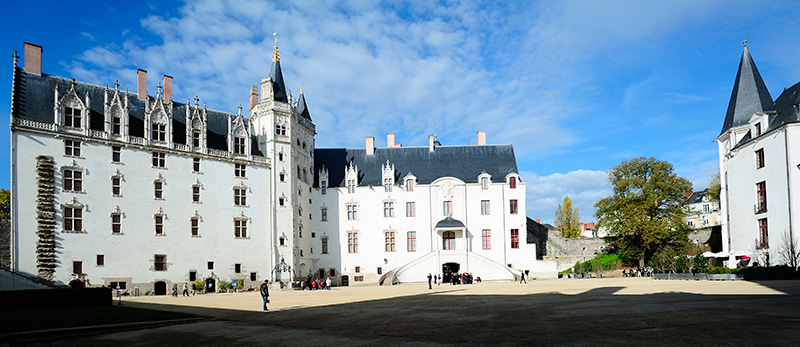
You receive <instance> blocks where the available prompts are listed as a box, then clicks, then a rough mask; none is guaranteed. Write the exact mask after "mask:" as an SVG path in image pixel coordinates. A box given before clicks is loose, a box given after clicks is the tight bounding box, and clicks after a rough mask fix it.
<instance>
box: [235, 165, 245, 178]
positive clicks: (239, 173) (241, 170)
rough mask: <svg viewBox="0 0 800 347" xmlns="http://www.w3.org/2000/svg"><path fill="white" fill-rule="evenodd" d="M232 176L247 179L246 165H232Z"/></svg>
mask: <svg viewBox="0 0 800 347" xmlns="http://www.w3.org/2000/svg"><path fill="white" fill-rule="evenodd" d="M233 175H234V176H236V177H238V178H245V177H247V165H245V164H238V163H237V164H233Z"/></svg>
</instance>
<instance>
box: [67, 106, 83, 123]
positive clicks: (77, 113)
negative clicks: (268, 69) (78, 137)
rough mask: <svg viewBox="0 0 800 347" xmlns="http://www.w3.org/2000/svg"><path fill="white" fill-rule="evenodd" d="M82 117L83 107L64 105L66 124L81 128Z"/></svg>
mask: <svg viewBox="0 0 800 347" xmlns="http://www.w3.org/2000/svg"><path fill="white" fill-rule="evenodd" d="M81 119H82V117H81V109H79V108H75V107H69V106H67V107H64V126H67V127H71V128H80V127H81Z"/></svg>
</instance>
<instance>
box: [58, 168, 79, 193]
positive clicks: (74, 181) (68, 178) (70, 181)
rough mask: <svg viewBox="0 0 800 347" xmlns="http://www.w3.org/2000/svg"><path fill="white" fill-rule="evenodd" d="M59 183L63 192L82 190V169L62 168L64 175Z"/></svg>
mask: <svg viewBox="0 0 800 347" xmlns="http://www.w3.org/2000/svg"><path fill="white" fill-rule="evenodd" d="M61 183H62V187H63V190H64V191H65V192H82V191H83V170H80V169H64V177H63V180H62V182H61Z"/></svg>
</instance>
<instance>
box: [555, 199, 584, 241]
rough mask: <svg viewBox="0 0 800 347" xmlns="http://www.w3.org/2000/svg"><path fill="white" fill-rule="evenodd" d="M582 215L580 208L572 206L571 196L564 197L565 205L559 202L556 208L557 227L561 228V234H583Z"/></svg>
mask: <svg viewBox="0 0 800 347" xmlns="http://www.w3.org/2000/svg"><path fill="white" fill-rule="evenodd" d="M580 223H581V217H580V216H579V215H578V208H577V207H575V208H572V200H570V198H569V196H565V197H564V205H561V204H558V208H557V209H556V219H555V224H556V225H555V227H556V229H557V230H561V236H563V237H567V238H576V237H580V236H581V225H580Z"/></svg>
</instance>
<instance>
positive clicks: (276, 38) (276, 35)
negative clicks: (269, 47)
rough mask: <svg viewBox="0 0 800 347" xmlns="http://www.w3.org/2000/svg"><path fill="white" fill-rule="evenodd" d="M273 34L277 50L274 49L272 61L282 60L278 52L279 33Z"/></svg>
mask: <svg viewBox="0 0 800 347" xmlns="http://www.w3.org/2000/svg"><path fill="white" fill-rule="evenodd" d="M272 36H275V50H273V51H272V62H273V63H275V62H279V61H281V56H280V54H278V33H277V32H274V33H272Z"/></svg>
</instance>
